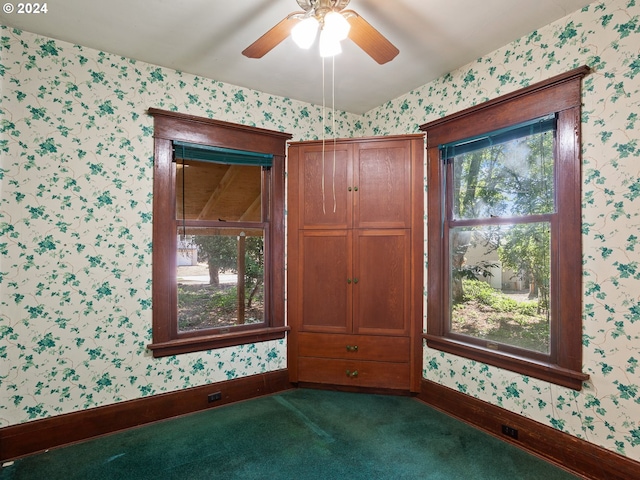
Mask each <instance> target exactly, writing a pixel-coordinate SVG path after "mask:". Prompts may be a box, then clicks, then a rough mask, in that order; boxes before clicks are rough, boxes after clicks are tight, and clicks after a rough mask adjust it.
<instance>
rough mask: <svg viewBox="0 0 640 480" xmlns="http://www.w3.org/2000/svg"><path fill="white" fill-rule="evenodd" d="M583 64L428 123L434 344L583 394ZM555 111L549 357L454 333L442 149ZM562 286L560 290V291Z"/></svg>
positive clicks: (430, 333) (429, 339) (429, 337)
mask: <svg viewBox="0 0 640 480" xmlns="http://www.w3.org/2000/svg"><path fill="white" fill-rule="evenodd" d="M588 72H589V67H586V66H584V67H579V68H576V69H574V70H571V71H569V72H566V73H564V74H561V75H558V76H555V77H553V78H550V79H548V80H546V81H543V82H540V83H537V84H535V85H531V86H529V87H526V88H523V89H521V90H518V91H516V92H514V93H511V94H507V95H504V96H501V97H498V98H496V99H494V100H490V101H488V102H485V103H482V104H480V105H477V106H474V107H471V108H468V109H466V110H463V111H461V112H458V113H455V114H452V115H449V116H447V117H444V118H441V119H438V120H435V121H433V122H429V123H426V124H424V125H421V126H420V130H422V131H424V132H426V134H427V183H428V187H429V188H428V208H427V215H428V237H427V239H428V247H427V258H428V279H427V332H426V334H424V335H423V337H424V338H425V339H426V343H427V345H428V346H429V347H431V348H434V349H437V350H442V351H445V352H448V353H452V354H454V355H458V356H461V357H465V358H469V359H471V360H476V361H479V362H483V363H486V364H489V365H493V366H496V367H500V368H504V369H506V370H510V371H514V372H517V373H520V374H523V375H527V376H530V377H534V378H538V379H541V380H545V381H548V382H551V383H554V384H558V385H562V386H565V387H568V388H571V389H574V390H580V389H581V388H582V383H583V382H584V381H585V380H587V379H588V378H589V376H588V375H586V374H584V373H582V248H581V245H582V243H581V242H582V233H581V226H582V225H581V223H582V218H581V155H580V148H581V147H580V145H581V141H580V122H581V81H582V78H583V77H584V76H585V75H586V74H587V73H588ZM550 114H556V115H557V119H558V123H557V131H556V135H557V139H556V149H557V151H556V160H555V163H556V165H555V182H556V193H555V194H556V205H557V212H558V216H559V222H560V224H561V225H562V228H561V229H558V231H557V232H555V236H556V237H557V238H555V239H553V238H552V258H553V259H554V260H553V264H552V279H551V283H552V290H551V295H552V299H555V302H554V303H553V304H552V306H551V308H552V311H551V315H552V324H551V342H550V352H549V355H546V356H544V358H540V356H539V355H536V354H532V355H531V356H524V355H521V354H520V355H518V354H514V353H512V352H509V351H496V350H493V349H490V348H488V347H486V346H482V345H477V344H474V343H472V342H467V341H464V339H461V338H460V336H456V335H451V334H449V332H448V330H449V328H448V324H447V322H448V321H449V315H448V313H447V311H448V310H447V309H448V302H447V301H446V300H445V292H446V288H445V282H446V281H447V279H448V262H447V260H446V257H445V256H444V254H445V252H446V251H447V250H446V239H444V238H442V237H441V235H440V225H441V221H443V218H442V215H443V210H442V201H443V197H442V194H443V192H442V187H441V185H442V181H443V176H444V168H445V165H444V162H443V161H442V160H441V157H440V151H439V146H440V145H445V144H449V143H451V142H455V141H458V140H463V139H466V138H471V137H475V136H477V135H481V134H483V133H488V132H492V131H495V130H499V129H502V128H507V127H510V126H513V125H517V124H519V123H522V122H525V121H529V120H532V119H535V118H541V117H544V116H546V115H550ZM558 285H559V287H558ZM507 350H508V349H507Z"/></svg>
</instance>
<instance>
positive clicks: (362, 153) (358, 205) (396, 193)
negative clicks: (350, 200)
mask: <svg viewBox="0 0 640 480" xmlns="http://www.w3.org/2000/svg"><path fill="white" fill-rule="evenodd" d="M412 146H414V147H415V143H412V142H411V141H410V140H389V141H372V142H365V143H357V144H355V145H354V159H355V160H354V180H353V183H354V188H357V189H358V190H357V192H355V194H354V228H411V168H412V163H413V162H412V155H414V154H415V152H413V151H412Z"/></svg>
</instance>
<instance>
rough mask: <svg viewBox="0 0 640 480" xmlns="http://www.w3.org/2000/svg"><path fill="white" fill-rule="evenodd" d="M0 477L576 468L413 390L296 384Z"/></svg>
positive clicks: (439, 473)
mask: <svg viewBox="0 0 640 480" xmlns="http://www.w3.org/2000/svg"><path fill="white" fill-rule="evenodd" d="M0 478H1V479H2V480H10V479H11V480H14V479H15V480H17V479H47V480H56V479H64V480H73V479H82V480H91V479H96V480H97V479H155V480H157V479H214V478H216V479H218V478H219V479H243V480H244V479H269V480H280V479H282V480H285V479H286V480H291V479H304V480H306V479H328V480H331V479H344V480H360V479H367V480H373V479H393V480H397V479H430V480H445V479H447V480H448V479H461V480H470V479H473V480H476V479H492V480H500V479H509V480H513V479H518V480H523V479H526V480H529V479H531V480H534V479H540V480H556V479H557V480H562V479H575V478H576V477H574V476H572V475H570V474H568V473H566V472H564V471H562V470H560V469H558V468H556V467H554V466H552V465H550V464H547V463H545V462H543V461H542V460H539V459H538V458H536V457H534V456H531V455H529V454H527V453H525V452H523V451H521V450H519V449H518V448H516V447H514V446H511V445H509V444H506V443H504V442H502V441H500V440H498V439H496V438H493V437H491V436H489V435H486V434H484V433H482V432H480V431H478V430H475V429H473V428H471V427H469V426H467V425H465V424H464V423H462V422H459V421H457V420H454V419H452V418H450V417H448V416H446V415H444V414H442V413H440V412H438V411H436V410H433V409H432V408H430V407H428V406H426V405H424V404H422V403H421V402H419V401H417V400H415V399H412V398H408V397H393V396H382V395H365V394H356V393H342V392H331V391H322V390H307V389H298V390H290V391H287V392H284V393H282V394H279V395H274V396H269V397H263V398H258V399H254V400H250V401H246V402H242V403H238V404H235V405H228V406H224V407H220V408H217V409H212V410H207V411H205V412H200V413H196V414H193V415H189V416H186V417H182V418H179V419H174V420H168V421H165V422H161V423H157V424H154V425H149V426H145V427H140V428H137V429H133V430H130V431H126V432H123V433H118V434H114V435H110V436H107V437H103V438H99V439H96V440H91V441H87V442H84V443H82V444H79V445H75V446H71V447H65V448H60V449H56V450H52V451H50V452H48V453H43V454H40V455H33V456H31V457H27V458H24V459H21V460H17V461H15V462H14V463H13V465H10V466H7V467H5V468H3V469H2V471H1V472H0Z"/></svg>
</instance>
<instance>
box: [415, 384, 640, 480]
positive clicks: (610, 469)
mask: <svg viewBox="0 0 640 480" xmlns="http://www.w3.org/2000/svg"><path fill="white" fill-rule="evenodd" d="M418 398H419V399H420V400H422V401H423V402H425V403H427V404H428V405H430V406H432V407H434V408H436V409H438V410H440V411H442V412H444V413H447V414H449V415H451V416H452V417H455V418H457V419H458V420H462V421H463V422H465V423H467V424H469V425H471V426H474V427H476V428H479V429H481V430H483V431H485V432H487V433H489V434H491V435H493V436H495V437H498V438H500V439H502V440H504V441H507V442H509V443H511V444H513V445H516V446H518V447H520V448H522V449H523V450H525V451H527V452H529V453H532V454H534V455H536V456H538V457H540V458H542V459H544V460H546V461H548V462H550V463H553V464H555V465H557V466H559V467H561V468H564V469H565V470H567V471H569V472H571V473H573V474H574V475H578V476H580V477H582V478H586V479H591V480H601V479H602V480H605V479H606V480H628V479H630V478H638V472H640V462H636V461H635V460H632V459H630V458H627V457H624V456H622V455H619V454H617V453H615V452H612V451H610V450H607V449H604V448H602V447H599V446H597V445H594V444H593V443H589V442H587V441H585V440H581V439H579V438H576V437H574V436H572V435H569V434H567V433H563V432H561V431H559V430H556V429H554V428H551V427H549V426H546V425H543V424H541V423H538V422H536V421H534V420H531V419H528V418H526V417H523V416H521V415H518V414H516V413H513V412H510V411H508V410H505V409H503V408H500V407H497V406H495V405H491V404H489V403H486V402H483V401H482V400H478V399H476V398H473V397H470V396H469V395H465V394H463V393H460V392H458V391H456V390H453V389H450V388H448V387H443V386H442V385H439V384H437V383H434V382H430V381H427V380H423V382H422V388H421V391H420V394H419V395H418ZM503 425H506V426H507V427H510V428H512V429H516V430H517V436H518V438H517V439H514V438H511V437H509V436H508V435H506V434H504V433H503V430H502V429H503Z"/></svg>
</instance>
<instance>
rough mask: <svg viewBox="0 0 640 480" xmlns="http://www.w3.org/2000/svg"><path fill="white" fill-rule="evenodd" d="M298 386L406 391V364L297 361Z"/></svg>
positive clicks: (407, 365)
mask: <svg viewBox="0 0 640 480" xmlns="http://www.w3.org/2000/svg"><path fill="white" fill-rule="evenodd" d="M298 380H299V381H300V382H312V383H328V384H333V385H351V386H357V387H379V388H392V389H402V390H408V389H409V364H408V363H387V362H365V361H353V360H344V359H332V358H310V357H300V358H299V359H298Z"/></svg>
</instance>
